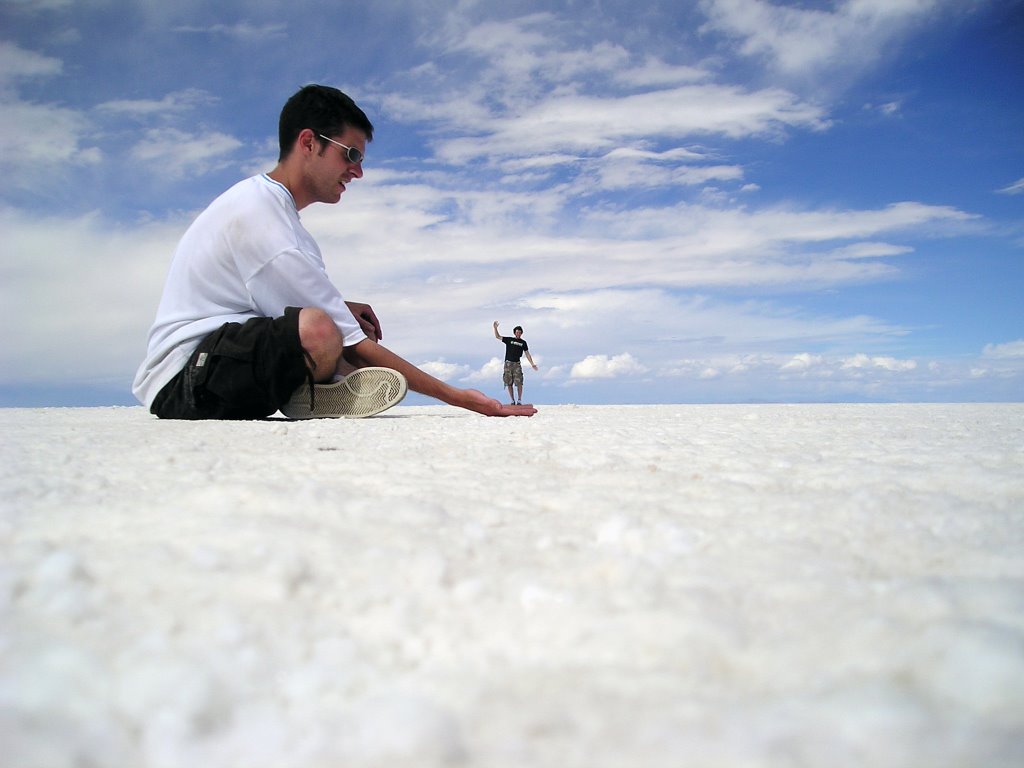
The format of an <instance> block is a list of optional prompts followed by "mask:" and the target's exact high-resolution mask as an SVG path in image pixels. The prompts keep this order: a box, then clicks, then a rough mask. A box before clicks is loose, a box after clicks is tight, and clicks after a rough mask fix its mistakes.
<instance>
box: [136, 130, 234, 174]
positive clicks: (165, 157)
mask: <svg viewBox="0 0 1024 768" xmlns="http://www.w3.org/2000/svg"><path fill="white" fill-rule="evenodd" d="M241 146H242V142H240V141H239V140H238V139H236V138H234V137H233V136H228V135H226V134H223V133H220V132H218V131H203V132H200V133H188V132H186V131H182V130H179V129H177V128H161V129H151V130H148V131H146V132H145V133H144V134H143V136H142V139H141V140H140V141H139V143H138V144H136V145H135V146H134V147H132V150H131V156H132V158H133V159H134V160H136V161H137V162H139V163H142V164H144V165H147V166H151V167H153V168H156V169H158V170H159V172H160V174H162V175H163V176H166V177H169V178H171V179H175V178H182V177H184V176H186V175H201V174H204V173H208V172H209V171H211V170H213V169H216V168H222V167H224V166H225V165H227V164H228V163H229V162H230V158H231V155H232V154H233V153H234V152H235V150H237V149H238V148H239V147H241Z"/></svg>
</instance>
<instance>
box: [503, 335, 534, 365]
mask: <svg viewBox="0 0 1024 768" xmlns="http://www.w3.org/2000/svg"><path fill="white" fill-rule="evenodd" d="M501 340H502V341H503V342H504V343H505V359H506V360H511V361H512V362H513V363H518V362H519V361H520V360H522V359H523V352H526V351H527V350H528V349H529V347H528V346H527V345H526V341H525V340H523V339H517V338H516V337H515V336H502V337H501Z"/></svg>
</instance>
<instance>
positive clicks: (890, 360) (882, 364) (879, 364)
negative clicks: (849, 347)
mask: <svg viewBox="0 0 1024 768" xmlns="http://www.w3.org/2000/svg"><path fill="white" fill-rule="evenodd" d="M842 367H843V368H844V369H848V370H849V369H870V368H880V369H882V370H886V371H893V372H901V371H912V370H914V369H915V368H917V362H916V361H914V360H897V359H896V358H894V357H869V356H868V355H865V354H863V353H859V354H856V355H854V356H853V357H847V358H845V359H843V361H842Z"/></svg>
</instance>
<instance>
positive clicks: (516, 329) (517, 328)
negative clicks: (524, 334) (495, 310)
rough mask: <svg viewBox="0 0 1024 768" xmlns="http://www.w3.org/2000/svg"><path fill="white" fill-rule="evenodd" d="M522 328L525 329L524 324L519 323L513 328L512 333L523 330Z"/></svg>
mask: <svg viewBox="0 0 1024 768" xmlns="http://www.w3.org/2000/svg"><path fill="white" fill-rule="evenodd" d="M521 330H523V326H521V325H517V326H516V327H515V328H513V329H512V333H515V332H516V331H521Z"/></svg>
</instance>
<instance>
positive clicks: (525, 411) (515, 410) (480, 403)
mask: <svg viewBox="0 0 1024 768" xmlns="http://www.w3.org/2000/svg"><path fill="white" fill-rule="evenodd" d="M452 405H458V406H459V407H460V408H465V409H466V410H468V411H476V412H477V413H482V414H483V415H484V416H533V414H535V413H536V412H537V409H536V408H534V407H533V406H532V405H505V404H504V403H500V402H498V401H497V400H495V399H493V398H490V397H488V396H487V395H485V394H484V393H483V392H479V391H477V390H475V389H463V390H460V391H459V396H458V402H453V403H452Z"/></svg>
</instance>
